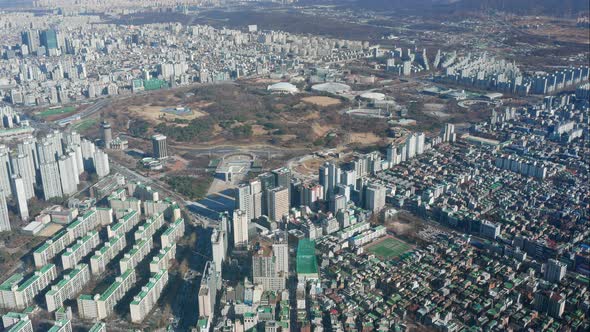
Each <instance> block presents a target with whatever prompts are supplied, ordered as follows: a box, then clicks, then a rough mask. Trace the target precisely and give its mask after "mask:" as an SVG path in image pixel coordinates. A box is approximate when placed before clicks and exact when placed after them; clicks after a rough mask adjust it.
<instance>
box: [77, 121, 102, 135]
mask: <svg viewBox="0 0 590 332" xmlns="http://www.w3.org/2000/svg"><path fill="white" fill-rule="evenodd" d="M97 123H98V120H97V119H86V120H82V121H80V122H78V123H76V124H74V125H73V126H72V129H74V130H77V131H79V132H83V131H85V130H87V129H89V128H92V127H93V126H96V124H97Z"/></svg>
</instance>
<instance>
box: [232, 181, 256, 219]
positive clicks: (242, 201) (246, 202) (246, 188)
mask: <svg viewBox="0 0 590 332" xmlns="http://www.w3.org/2000/svg"><path fill="white" fill-rule="evenodd" d="M236 208H237V209H238V210H242V211H244V212H246V215H247V216H248V220H252V219H253V218H254V199H253V196H252V195H251V192H250V185H249V184H246V183H244V184H241V185H239V186H238V188H237V189H236Z"/></svg>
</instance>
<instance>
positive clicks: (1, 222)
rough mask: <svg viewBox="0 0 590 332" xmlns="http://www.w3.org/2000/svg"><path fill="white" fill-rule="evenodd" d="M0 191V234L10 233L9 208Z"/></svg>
mask: <svg viewBox="0 0 590 332" xmlns="http://www.w3.org/2000/svg"><path fill="white" fill-rule="evenodd" d="M1 191H2V189H0V232H4V231H10V219H9V218H8V206H7V205H6V197H5V195H4V193H3V192H1Z"/></svg>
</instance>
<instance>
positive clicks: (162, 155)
mask: <svg viewBox="0 0 590 332" xmlns="http://www.w3.org/2000/svg"><path fill="white" fill-rule="evenodd" d="M152 151H153V153H152V156H153V157H154V158H156V159H166V158H168V145H167V143H166V136H164V135H160V134H158V135H154V136H152Z"/></svg>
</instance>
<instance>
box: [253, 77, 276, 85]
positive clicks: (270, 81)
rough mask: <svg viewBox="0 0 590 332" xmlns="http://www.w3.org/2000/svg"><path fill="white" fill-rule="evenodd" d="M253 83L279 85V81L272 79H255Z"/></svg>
mask: <svg viewBox="0 0 590 332" xmlns="http://www.w3.org/2000/svg"><path fill="white" fill-rule="evenodd" d="M253 81H254V82H255V83H268V84H273V83H279V82H280V81H281V80H277V79H272V78H257V79H255V80H253Z"/></svg>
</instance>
